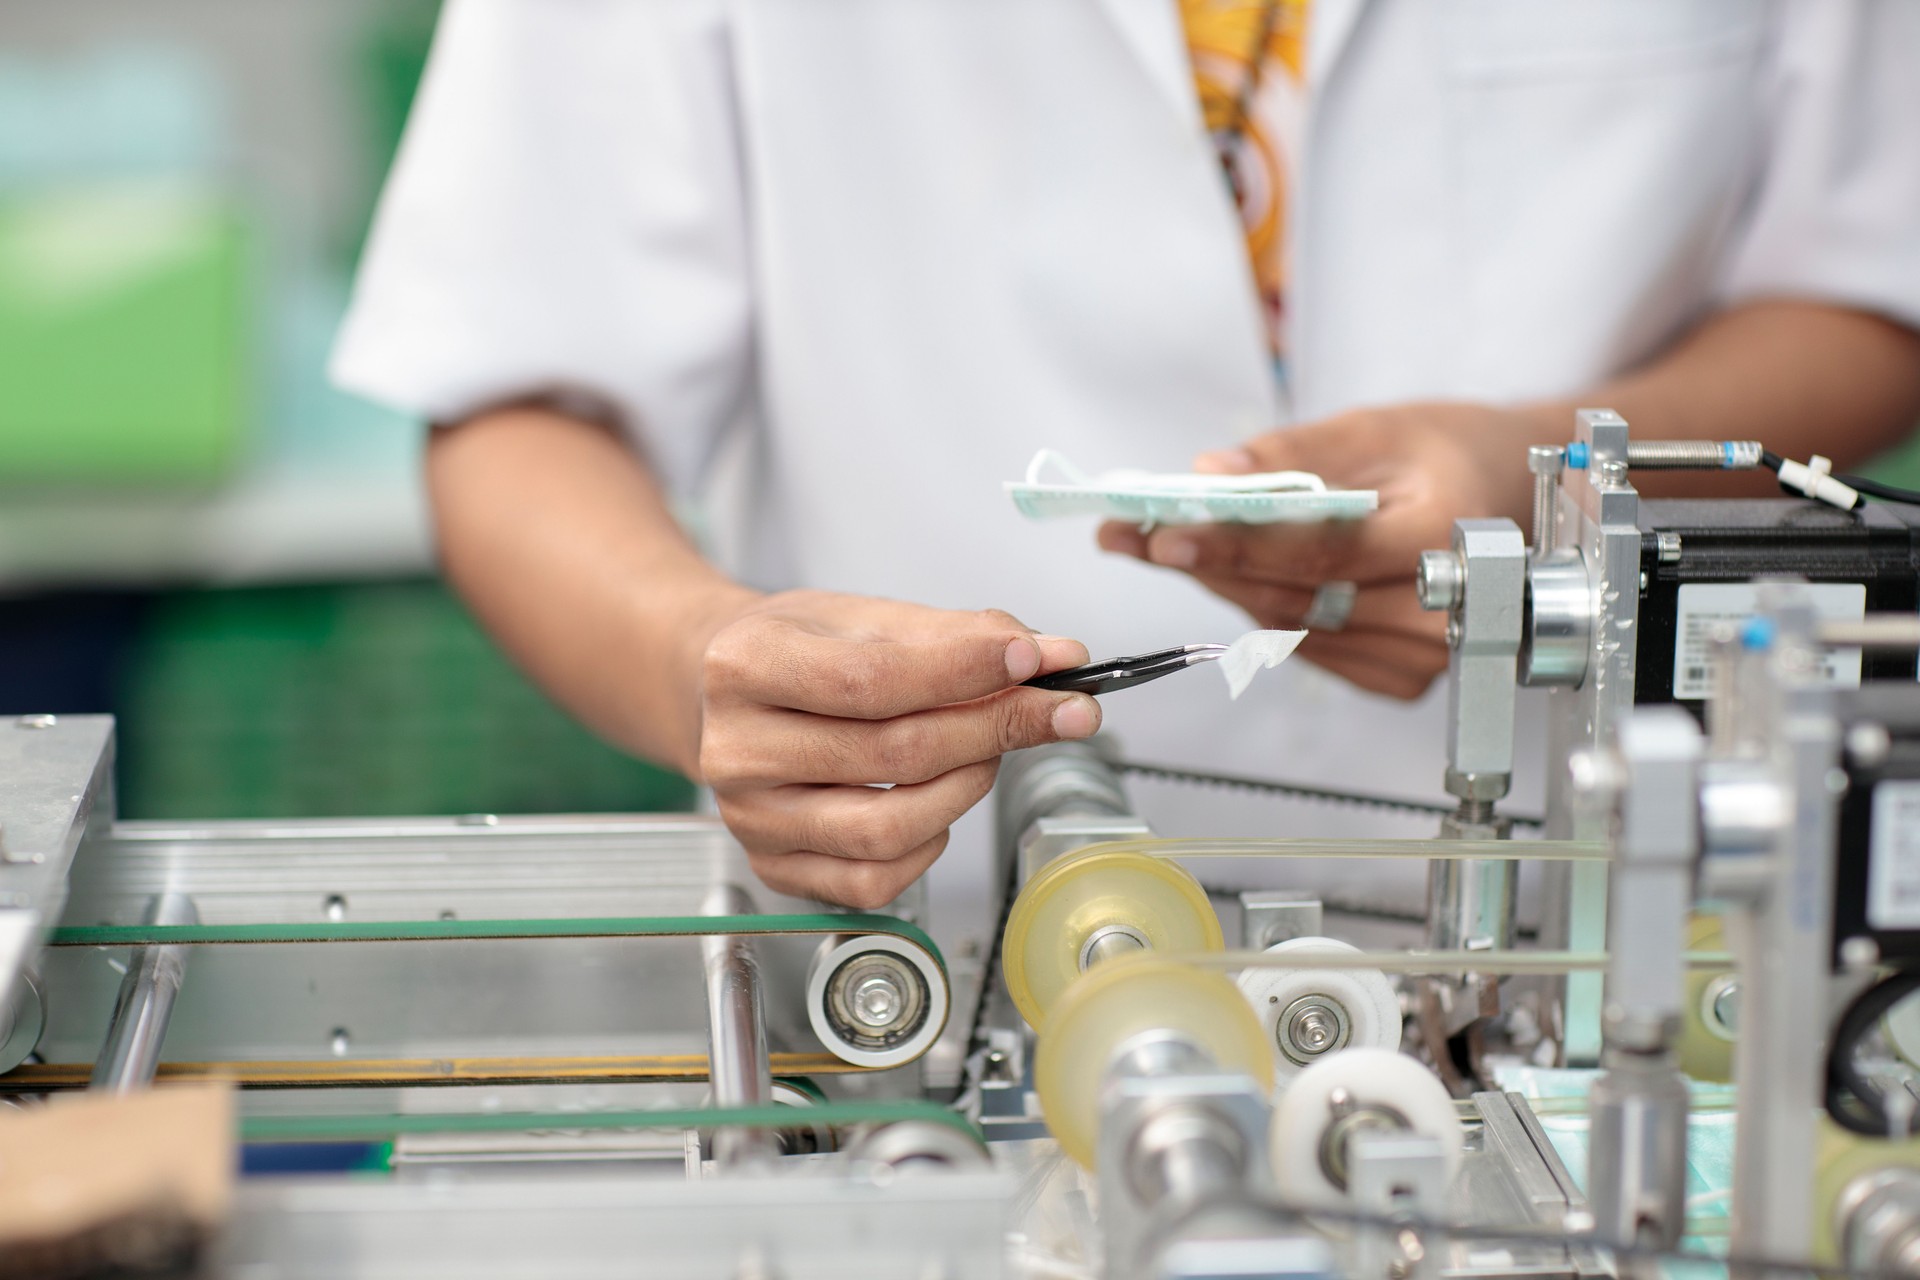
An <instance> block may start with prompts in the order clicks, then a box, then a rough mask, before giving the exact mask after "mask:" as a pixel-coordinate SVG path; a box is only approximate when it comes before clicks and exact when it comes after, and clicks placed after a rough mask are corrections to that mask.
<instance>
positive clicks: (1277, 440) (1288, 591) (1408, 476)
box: [1100, 403, 1561, 698]
mask: <svg viewBox="0 0 1920 1280" xmlns="http://www.w3.org/2000/svg"><path fill="white" fill-rule="evenodd" d="M1560 416H1561V415H1554V414H1541V413H1535V412H1532V411H1525V410H1507V409H1496V408H1490V407H1486V406H1481V405H1469V404H1446V403H1442V404H1415V405H1404V406H1395V407H1392V408H1386V409H1368V410H1361V411H1357V412H1353V413H1346V414H1341V415H1339V416H1337V417H1334V418H1328V419H1326V420H1324V421H1321V422H1317V423H1311V424H1307V425H1303V426H1299V427H1293V428H1289V429H1286V430H1281V431H1274V432H1269V433H1268V434H1266V435H1262V436H1258V437H1255V438H1254V439H1252V440H1249V441H1248V442H1247V443H1246V444H1244V445H1242V446H1241V447H1239V448H1237V449H1232V450H1228V451H1226V452H1224V453H1211V454H1202V455H1201V456H1200V457H1199V458H1198V459H1196V460H1195V462H1194V469H1195V470H1198V471H1207V472H1213V473H1216V474H1222V473H1225V474H1245V473H1248V472H1255V471H1312V472H1315V473H1317V474H1318V475H1320V476H1321V477H1322V478H1323V479H1325V480H1326V481H1327V483H1328V484H1329V485H1334V486H1338V487H1340V488H1345V489H1377V490H1378V491H1379V493H1380V507H1379V510H1378V511H1376V512H1375V513H1374V514H1373V515H1371V516H1368V517H1367V518H1365V519H1363V520H1356V521H1329V522H1327V523H1324V524H1311V525H1240V524H1215V525H1188V526H1175V527H1163V528H1160V529H1156V530H1154V531H1153V532H1152V533H1150V534H1143V533H1141V531H1140V530H1139V529H1138V528H1137V527H1136V526H1133V525H1129V524H1122V523H1119V522H1108V523H1107V524H1104V525H1102V526H1101V528H1100V545H1101V547H1102V548H1104V549H1105V550H1108V551H1113V552H1118V553H1120V554H1122V555H1130V556H1134V557H1136V558H1138V559H1141V560H1145V561H1148V562H1150V563H1152V564H1157V565H1162V566H1164V567H1166V568H1170V569H1180V570H1183V571H1185V572H1187V573H1190V574H1192V575H1193V576H1194V577H1195V578H1197V579H1199V580H1200V582H1201V583H1203V584H1204V585H1205V586H1206V587H1207V588H1208V589H1209V590H1211V591H1213V592H1214V593H1215V594H1217V595H1220V596H1223V597H1225V598H1226V599H1228V600H1231V601H1233V602H1234V603H1235V604H1237V605H1239V606H1240V607H1241V608H1243V609H1245V610H1246V611H1247V612H1248V613H1249V614H1251V615H1253V618H1254V620H1255V621H1256V622H1258V623H1259V624H1260V625H1261V626H1262V627H1272V628H1298V627H1301V626H1303V625H1304V623H1303V621H1302V620H1303V618H1304V617H1305V615H1306V613H1307V610H1308V608H1309V606H1310V605H1311V604H1312V603H1313V595H1314V591H1315V589H1316V588H1318V587H1319V586H1320V584H1321V583H1323V582H1343V581H1344V582H1352V583H1355V584H1357V585H1358V587H1359V592H1358V594H1357V596H1356V597H1355V599H1354V604H1353V612H1352V613H1351V614H1350V615H1349V617H1348V621H1347V625H1346V627H1345V628H1344V629H1342V630H1339V631H1315V632H1313V634H1311V635H1309V636H1308V637H1307V638H1306V640H1305V641H1304V642H1303V643H1302V645H1301V646H1300V653H1301V654H1302V655H1303V656H1304V657H1306V658H1308V659H1309V660H1311V661H1313V662H1315V663H1318V664H1319V665H1320V666H1322V667H1325V668H1326V669H1327V670H1329V671H1332V672H1333V673H1334V674H1336V675H1338V676H1341V677H1343V678H1344V679H1347V680H1350V681H1352V682H1353V683H1354V684H1356V685H1359V686H1360V687H1361V688H1363V689H1371V690H1373V691H1374V692H1376V693H1385V694H1389V695H1391V696H1393V697H1397V698H1414V697H1418V696H1419V695H1420V694H1421V693H1422V692H1424V691H1425V690H1426V688H1427V686H1428V685H1429V684H1431V683H1432V682H1433V679H1434V677H1435V676H1437V675H1439V674H1440V673H1441V672H1443V671H1445V670H1446V668H1447V647H1446V615H1445V614H1440V613H1427V612H1425V611H1423V610H1422V609H1421V608H1420V602H1419V599H1418V598H1417V596H1416V595H1415V592H1414V573H1415V570H1416V569H1417V568H1418V566H1419V562H1420V553H1421V552H1422V551H1426V550H1429V549H1433V548H1444V547H1446V546H1448V545H1449V544H1450V543H1451V541H1452V534H1453V521H1454V520H1455V518H1457V517H1460V516H1508V517H1511V518H1512V519H1515V520H1518V521H1522V522H1524V521H1525V519H1526V511H1527V507H1528V503H1529V500H1530V497H1529V495H1530V488H1529V477H1528V473H1527V450H1526V446H1527V445H1528V444H1532V443H1540V442H1541V441H1542V440H1544V439H1545V438H1546V437H1547V436H1548V435H1550V434H1551V428H1550V427H1549V426H1547V425H1544V424H1546V423H1550V422H1553V421H1558V420H1559V418H1560Z"/></svg>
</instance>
